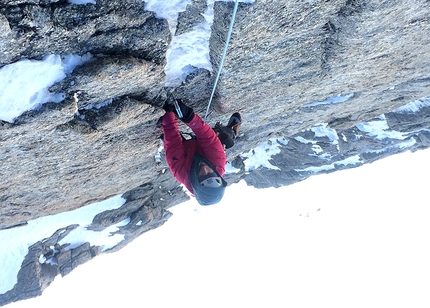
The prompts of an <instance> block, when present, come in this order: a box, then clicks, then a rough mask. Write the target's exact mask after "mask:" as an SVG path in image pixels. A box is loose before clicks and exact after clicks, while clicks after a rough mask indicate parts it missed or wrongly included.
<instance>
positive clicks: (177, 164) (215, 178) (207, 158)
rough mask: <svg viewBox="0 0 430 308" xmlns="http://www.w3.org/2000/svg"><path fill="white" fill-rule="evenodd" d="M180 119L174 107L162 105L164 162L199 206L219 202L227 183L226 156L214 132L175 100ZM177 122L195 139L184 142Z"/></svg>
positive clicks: (190, 110)
mask: <svg viewBox="0 0 430 308" xmlns="http://www.w3.org/2000/svg"><path fill="white" fill-rule="evenodd" d="M177 103H178V106H179V108H180V111H181V113H182V114H181V115H182V117H179V114H178V111H177V110H176V109H175V106H174V105H173V104H171V103H169V102H166V103H165V104H164V106H163V109H164V110H165V111H166V113H165V114H164V116H163V117H162V118H161V124H162V129H163V135H164V137H163V138H164V151H165V153H166V161H167V165H168V166H169V169H170V171H171V172H172V174H173V176H174V177H175V178H176V179H177V180H178V181H179V182H180V183H182V184H184V185H185V187H186V188H187V189H188V190H189V191H190V192H191V193H192V194H193V195H194V196H195V197H196V199H197V201H198V202H199V203H200V204H201V205H211V204H215V203H218V202H219V201H221V199H222V197H223V196H224V191H225V187H226V186H227V182H226V181H225V180H224V179H223V178H222V176H223V174H224V172H225V165H226V154H225V152H224V148H223V145H222V144H221V141H220V139H219V138H218V136H217V134H216V133H215V131H214V130H213V129H212V128H211V127H210V126H209V125H207V124H206V123H205V122H204V121H203V120H202V118H200V117H199V116H198V115H197V114H195V113H194V110H193V109H192V108H190V107H188V106H187V105H185V104H184V103H183V102H182V101H180V100H177ZM177 118H179V119H180V120H181V121H182V122H184V123H185V124H186V125H187V126H188V127H189V128H190V129H191V130H192V131H193V133H194V134H195V136H196V138H192V139H189V140H185V139H184V138H183V137H182V135H181V133H180V131H179V128H178V122H177Z"/></svg>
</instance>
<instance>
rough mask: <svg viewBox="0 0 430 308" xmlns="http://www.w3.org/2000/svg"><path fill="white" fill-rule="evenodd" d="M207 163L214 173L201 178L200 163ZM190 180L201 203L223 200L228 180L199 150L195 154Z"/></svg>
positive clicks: (206, 203)
mask: <svg viewBox="0 0 430 308" xmlns="http://www.w3.org/2000/svg"><path fill="white" fill-rule="evenodd" d="M201 163H205V164H206V165H208V166H209V167H210V168H211V169H212V170H214V172H213V173H210V174H207V175H205V176H204V177H201V178H199V169H200V164H201ZM189 180H190V183H191V186H192V187H193V190H194V196H195V197H196V199H197V201H198V202H199V203H200V205H211V204H215V203H218V202H220V201H221V199H222V197H223V196H224V192H225V188H226V186H227V182H226V181H225V180H224V179H223V178H222V177H221V176H220V175H219V174H218V172H217V171H216V169H215V166H214V165H213V164H212V163H210V162H209V161H208V160H207V159H206V158H204V157H203V156H202V155H200V154H199V153H198V152H196V154H194V157H193V163H192V165H191V170H190V175H189Z"/></svg>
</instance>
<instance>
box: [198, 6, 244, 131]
mask: <svg viewBox="0 0 430 308" xmlns="http://www.w3.org/2000/svg"><path fill="white" fill-rule="evenodd" d="M238 7H239V0H236V3H235V5H234V10H233V15H232V16H231V21H230V28H229V30H228V35H227V40H226V42H225V46H224V51H223V54H222V57H221V62H220V64H219V68H218V74H217V76H216V79H215V84H214V88H213V90H212V94H211V97H210V99H209V104H208V108H207V109H206V114H205V119H204V121H205V122H206V118H207V117H208V114H209V108H210V107H211V103H212V99H213V97H214V94H215V90H216V87H217V84H218V80H219V77H220V75H221V70H222V66H223V65H224V60H225V56H226V54H227V48H228V44H229V42H230V37H231V33H232V32H233V24H234V20H235V18H236V12H237V8H238Z"/></svg>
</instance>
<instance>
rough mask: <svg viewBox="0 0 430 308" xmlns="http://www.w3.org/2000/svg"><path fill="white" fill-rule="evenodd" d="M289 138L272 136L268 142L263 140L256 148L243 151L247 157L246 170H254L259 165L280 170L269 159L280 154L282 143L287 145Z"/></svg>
mask: <svg viewBox="0 0 430 308" xmlns="http://www.w3.org/2000/svg"><path fill="white" fill-rule="evenodd" d="M286 142H287V140H286V139H285V138H284V137H282V138H272V139H269V141H267V142H263V143H262V144H260V145H259V146H258V147H256V148H255V149H252V150H250V151H249V152H246V153H242V154H241V156H242V157H244V158H246V159H245V160H244V164H245V171H252V170H254V169H257V168H259V167H265V168H268V169H273V170H280V169H279V168H278V167H276V166H273V165H272V164H271V163H270V162H269V160H271V158H272V156H273V155H276V154H279V153H280V152H281V149H280V148H279V147H280V146H281V145H286Z"/></svg>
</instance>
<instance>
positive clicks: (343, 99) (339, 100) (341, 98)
mask: <svg viewBox="0 0 430 308" xmlns="http://www.w3.org/2000/svg"><path fill="white" fill-rule="evenodd" d="M353 97H354V93H351V94H347V95H344V96H342V95H338V96H334V97H330V98H328V99H326V100H325V101H321V102H313V103H310V104H306V105H304V106H302V108H310V107H315V106H321V105H332V104H340V103H344V102H346V101H348V100H350V99H351V98H353Z"/></svg>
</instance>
